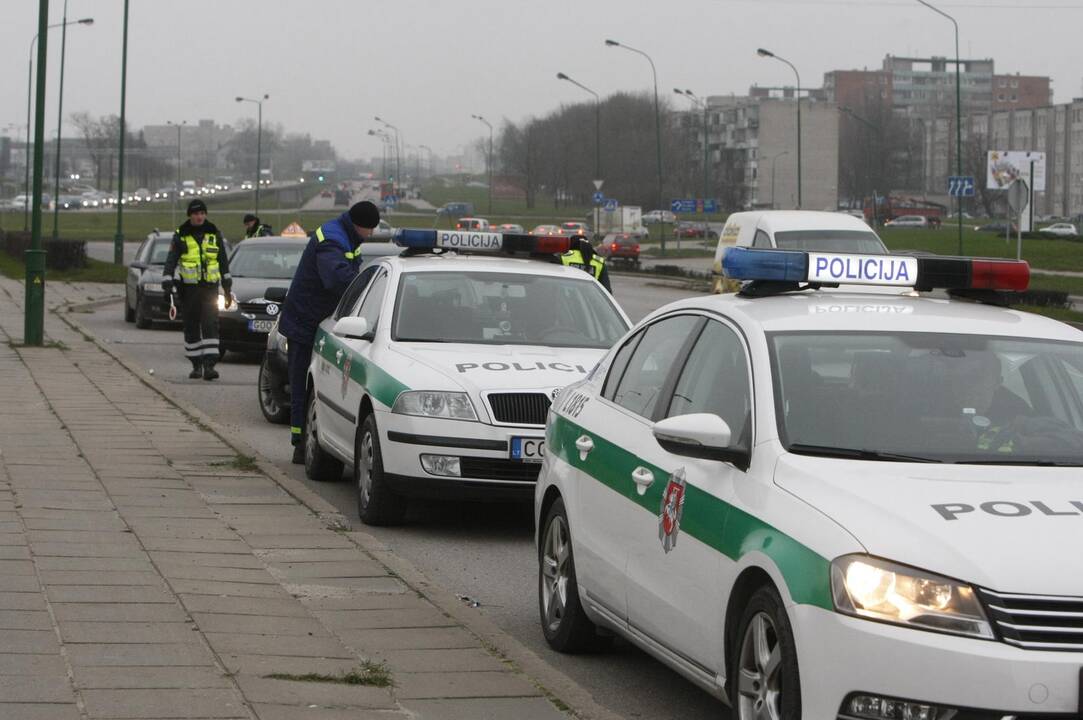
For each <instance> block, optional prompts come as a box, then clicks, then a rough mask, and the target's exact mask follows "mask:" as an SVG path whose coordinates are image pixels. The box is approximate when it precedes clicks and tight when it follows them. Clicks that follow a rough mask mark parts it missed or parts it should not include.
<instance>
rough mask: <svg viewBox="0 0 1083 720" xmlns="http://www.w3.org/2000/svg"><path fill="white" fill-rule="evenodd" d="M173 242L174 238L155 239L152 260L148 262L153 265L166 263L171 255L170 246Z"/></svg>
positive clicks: (151, 251) (151, 250)
mask: <svg viewBox="0 0 1083 720" xmlns="http://www.w3.org/2000/svg"><path fill="white" fill-rule="evenodd" d="M172 242H173V240H172V238H163V239H161V240H155V241H154V245H153V246H151V249H150V260H148V261H147V262H148V263H150V264H151V265H165V261H166V259H167V258H168V257H169V246H170V245H171V244H172Z"/></svg>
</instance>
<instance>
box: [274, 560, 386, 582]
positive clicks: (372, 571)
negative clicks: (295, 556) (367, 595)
mask: <svg viewBox="0 0 1083 720" xmlns="http://www.w3.org/2000/svg"><path fill="white" fill-rule="evenodd" d="M267 569H268V570H270V571H271V573H273V574H274V576H275V577H277V578H280V579H283V580H294V581H296V580H302V579H304V578H352V577H382V576H386V575H387V574H388V572H387V568H385V567H384V566H383V565H381V564H380V563H378V562H376V561H375V560H372V559H371V558H369V557H367V556H365V555H361V554H358V556H357V558H356V559H354V560H350V561H342V560H340V561H335V562H290V563H272V564H270V565H268V567H267Z"/></svg>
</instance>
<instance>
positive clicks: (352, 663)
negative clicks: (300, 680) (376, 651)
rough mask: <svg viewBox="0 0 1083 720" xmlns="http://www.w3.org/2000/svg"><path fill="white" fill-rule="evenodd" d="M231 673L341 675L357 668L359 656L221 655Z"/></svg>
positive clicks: (220, 658)
mask: <svg viewBox="0 0 1083 720" xmlns="http://www.w3.org/2000/svg"><path fill="white" fill-rule="evenodd" d="M219 660H221V661H222V664H223V665H225V666H226V670H228V671H229V672H231V673H243V674H247V675H255V676H259V677H262V676H264V675H270V674H273V673H289V674H294V675H304V674H305V673H320V674H321V675H341V674H343V673H348V672H350V671H351V670H356V669H357V658H356V657H353V656H351V657H348V658H316V657H294V656H291V655H232V654H225V655H219Z"/></svg>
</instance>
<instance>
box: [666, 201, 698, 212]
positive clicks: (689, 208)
mask: <svg viewBox="0 0 1083 720" xmlns="http://www.w3.org/2000/svg"><path fill="white" fill-rule="evenodd" d="M669 209H670V212H675V213H694V212H695V211H696V201H695V200H671V201H670V203H669Z"/></svg>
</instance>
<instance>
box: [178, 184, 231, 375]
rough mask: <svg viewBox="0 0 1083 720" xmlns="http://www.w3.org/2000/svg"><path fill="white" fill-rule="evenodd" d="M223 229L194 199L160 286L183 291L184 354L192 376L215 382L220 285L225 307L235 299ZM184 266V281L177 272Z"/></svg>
mask: <svg viewBox="0 0 1083 720" xmlns="http://www.w3.org/2000/svg"><path fill="white" fill-rule="evenodd" d="M223 239H224V238H223V237H222V233H221V232H219V231H218V228H217V227H215V226H214V223H211V222H208V220H207V206H206V205H205V204H204V202H203V201H202V200H200V199H199V198H196V199H194V200H192V201H191V202H190V203H188V220H186V221H185V223H184V224H183V225H181V226H180V227H179V228H177V230H176V232H174V233H173V243H172V245H171V246H170V248H169V256H168V257H167V258H166V260H165V269H164V270H163V273H164V274H165V280H164V281H163V282H162V289H163V290H164V291H165V292H166V293H167V294H170V293H172V292H173V291H174V290H175V289H176V290H178V291H179V294H180V301H181V312H182V313H183V315H184V355H185V357H187V358H188V359H189V360H190V361H191V362H192V372H190V373H189V374H188V377H190V378H192V379H193V380H195V379H197V378H200V377H202V378H203V379H204V380H216V379H217V378H218V371H217V370H215V369H214V366H215V364H216V363H217V362H218V284H219V282H221V284H222V289H223V290H225V302H226V307H229V306H230V305H231V304H232V303H233V295H232V292H231V289H232V287H233V280H232V279H231V278H230V275H229V258H228V257H226V253H225V252H224V250H223V248H222V243H223ZM178 266H179V267H180V282H179V283H177V282H175V281H174V279H173V273H174V271H176V270H177V268H178Z"/></svg>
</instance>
